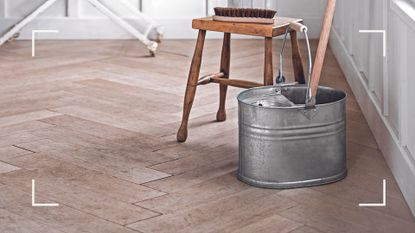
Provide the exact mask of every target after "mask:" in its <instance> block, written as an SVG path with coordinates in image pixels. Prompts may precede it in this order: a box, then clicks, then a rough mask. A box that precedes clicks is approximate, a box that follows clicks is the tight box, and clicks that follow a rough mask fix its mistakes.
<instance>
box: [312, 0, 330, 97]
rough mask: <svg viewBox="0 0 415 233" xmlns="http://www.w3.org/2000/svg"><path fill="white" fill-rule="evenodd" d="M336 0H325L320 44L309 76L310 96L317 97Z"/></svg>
mask: <svg viewBox="0 0 415 233" xmlns="http://www.w3.org/2000/svg"><path fill="white" fill-rule="evenodd" d="M335 7H336V0H327V7H326V13H325V16H324V21H323V28H322V29H321V34H320V42H319V43H318V48H317V54H316V58H315V61H314V68H313V72H312V74H311V86H310V87H311V95H312V96H314V97H315V96H316V95H317V89H318V84H319V82H320V77H321V70H322V69H323V63H324V57H325V55H326V50H327V45H328V42H329V36H330V30H331V25H332V22H333V16H334V11H335Z"/></svg>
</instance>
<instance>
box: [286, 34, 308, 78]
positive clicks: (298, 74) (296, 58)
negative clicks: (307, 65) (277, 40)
mask: <svg viewBox="0 0 415 233" xmlns="http://www.w3.org/2000/svg"><path fill="white" fill-rule="evenodd" d="M290 38H291V49H292V60H293V67H294V76H295V81H297V82H298V83H299V84H304V83H305V78H304V68H303V62H302V60H301V54H300V49H299V46H298V40H297V32H296V31H295V30H292V31H291V32H290Z"/></svg>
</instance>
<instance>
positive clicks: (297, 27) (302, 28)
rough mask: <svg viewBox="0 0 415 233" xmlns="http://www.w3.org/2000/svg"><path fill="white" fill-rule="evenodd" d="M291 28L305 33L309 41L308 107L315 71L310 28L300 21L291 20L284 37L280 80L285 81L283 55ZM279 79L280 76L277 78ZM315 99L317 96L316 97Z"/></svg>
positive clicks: (310, 100) (311, 97) (307, 41)
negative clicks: (309, 34) (312, 75)
mask: <svg viewBox="0 0 415 233" xmlns="http://www.w3.org/2000/svg"><path fill="white" fill-rule="evenodd" d="M290 30H295V31H297V32H299V33H304V36H305V39H306V43H307V55H308V75H307V82H308V88H307V94H306V107H308V105H307V103H311V102H312V99H313V96H312V95H311V93H312V90H311V74H312V71H313V57H312V55H311V46H310V39H309V37H308V33H307V32H308V28H307V26H305V25H304V24H301V23H298V22H291V23H290V26H289V27H288V28H287V31H286V32H285V37H284V42H283V46H282V49H281V53H280V74H279V76H278V77H279V78H282V79H283V80H280V81H284V79H285V78H284V75H283V74H282V73H283V71H282V61H283V59H282V56H283V53H284V47H285V43H286V41H287V35H288V33H289V32H290ZM277 81H278V78H277ZM314 99H315V98H314ZM314 105H315V104H314Z"/></svg>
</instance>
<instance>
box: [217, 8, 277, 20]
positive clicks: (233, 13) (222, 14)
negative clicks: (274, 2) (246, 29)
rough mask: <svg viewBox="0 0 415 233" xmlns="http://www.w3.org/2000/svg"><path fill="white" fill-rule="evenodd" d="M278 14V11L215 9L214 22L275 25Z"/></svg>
mask: <svg viewBox="0 0 415 233" xmlns="http://www.w3.org/2000/svg"><path fill="white" fill-rule="evenodd" d="M276 14H277V12H276V11H274V10H268V9H252V8H230V7H215V15H214V16H213V20H215V21H223V22H232V23H260V24H273V23H274V22H275V15H276Z"/></svg>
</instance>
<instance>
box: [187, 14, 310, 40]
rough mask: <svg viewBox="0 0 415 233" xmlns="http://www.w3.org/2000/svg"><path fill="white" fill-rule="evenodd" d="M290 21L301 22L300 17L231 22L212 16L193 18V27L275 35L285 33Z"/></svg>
mask: <svg viewBox="0 0 415 233" xmlns="http://www.w3.org/2000/svg"><path fill="white" fill-rule="evenodd" d="M291 22H298V23H302V22H303V20H302V19H296V18H286V17H277V19H276V20H275V23H274V24H256V23H231V22H221V21H214V20H213V19H212V17H205V18H199V19H194V20H193V22H192V27H193V29H198V30H206V31H216V32H226V33H232V34H241V35H251V36H261V37H276V36H280V35H283V34H285V31H286V30H287V27H288V26H289V25H290V23H291Z"/></svg>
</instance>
